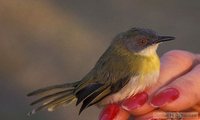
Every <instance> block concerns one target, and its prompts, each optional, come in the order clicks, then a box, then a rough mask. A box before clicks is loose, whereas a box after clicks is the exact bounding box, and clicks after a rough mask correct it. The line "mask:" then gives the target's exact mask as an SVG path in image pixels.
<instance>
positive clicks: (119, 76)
mask: <svg viewBox="0 0 200 120" xmlns="http://www.w3.org/2000/svg"><path fill="white" fill-rule="evenodd" d="M174 39H175V37H173V36H161V35H159V34H158V33H157V32H155V31H153V30H152V29H148V28H139V27H133V28H131V29H129V30H127V31H124V32H121V33H119V34H118V35H116V36H115V37H114V39H113V40H112V42H111V44H110V46H109V47H108V48H107V50H106V51H105V52H104V53H103V55H102V56H101V57H100V58H99V60H98V61H97V62H96V64H95V65H94V67H93V68H92V69H91V70H90V71H89V72H88V73H87V74H86V75H85V76H84V77H83V78H82V79H81V80H79V81H76V82H72V83H63V84H57V85H53V86H48V87H45V88H41V89H38V90H35V91H33V92H31V93H29V94H27V96H37V97H39V98H38V99H37V100H35V101H33V102H32V103H31V104H30V105H31V106H32V105H36V104H38V105H39V106H38V107H36V108H35V109H33V110H32V111H31V112H29V113H28V115H32V114H34V113H36V112H37V111H40V110H44V109H47V110H48V111H53V110H54V109H56V108H58V107H60V106H64V105H67V104H69V103H72V102H76V106H77V105H79V104H80V103H82V105H81V108H80V110H79V114H81V113H82V111H83V110H85V109H86V108H88V107H90V106H92V105H97V106H105V105H108V104H112V103H118V102H121V101H123V100H124V99H127V98H129V97H131V96H134V95H136V94H137V93H140V92H142V91H144V90H145V89H146V88H148V87H151V86H152V85H153V84H155V83H156V82H157V80H158V77H159V71H160V60H159V57H158V55H157V52H156V51H157V48H158V45H159V44H160V43H162V42H165V41H170V40H174Z"/></svg>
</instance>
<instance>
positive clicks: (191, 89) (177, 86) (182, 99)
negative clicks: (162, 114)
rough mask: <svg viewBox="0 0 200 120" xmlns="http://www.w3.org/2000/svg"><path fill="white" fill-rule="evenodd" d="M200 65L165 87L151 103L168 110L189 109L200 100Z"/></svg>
mask: <svg viewBox="0 0 200 120" xmlns="http://www.w3.org/2000/svg"><path fill="white" fill-rule="evenodd" d="M199 74H200V65H197V66H196V67H194V69H192V70H191V71H190V72H188V73H187V74H185V75H183V76H181V77H180V78H178V79H176V80H175V81H173V82H171V83H170V84H168V85H167V86H165V87H163V88H162V89H161V90H159V92H157V93H156V94H155V96H154V97H153V98H152V100H151V105H152V106H154V107H160V108H161V109H163V110H167V111H181V110H185V109H188V108H190V107H192V106H194V105H195V104H197V103H198V102H199V101H200V93H199V86H200V80H199Z"/></svg>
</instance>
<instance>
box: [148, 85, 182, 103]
mask: <svg viewBox="0 0 200 120" xmlns="http://www.w3.org/2000/svg"><path fill="white" fill-rule="evenodd" d="M178 97H179V91H178V90H177V89H175V88H167V89H165V90H163V91H161V92H160V93H158V94H157V95H155V96H154V97H153V99H152V100H151V103H150V104H151V105H152V106H154V107H161V106H163V105H165V104H166V103H170V102H172V101H174V100H176V99H177V98H178Z"/></svg>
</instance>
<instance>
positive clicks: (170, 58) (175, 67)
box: [122, 50, 195, 115]
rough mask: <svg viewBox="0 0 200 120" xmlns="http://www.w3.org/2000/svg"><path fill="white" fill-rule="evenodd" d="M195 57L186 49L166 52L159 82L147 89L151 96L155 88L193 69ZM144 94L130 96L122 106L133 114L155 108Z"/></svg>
mask: <svg viewBox="0 0 200 120" xmlns="http://www.w3.org/2000/svg"><path fill="white" fill-rule="evenodd" d="M194 59H195V58H194V55H193V54H192V53H189V52H186V51H180V50H173V51H170V52H167V53H166V54H164V55H163V56H162V57H161V70H160V77H159V79H158V82H157V83H156V84H155V85H153V86H152V87H151V88H150V89H148V90H146V94H148V95H149V96H150V95H151V94H152V93H153V92H154V91H155V90H157V89H159V88H160V87H162V86H163V85H165V84H166V83H168V82H170V81H172V80H173V79H174V78H176V77H178V76H180V75H182V74H184V73H185V72H186V71H188V70H189V69H191V67H192V65H193V61H194ZM180 60H181V61H180ZM144 96H146V95H145V93H144V94H140V96H138V95H137V97H134V96H133V97H130V98H128V99H127V100H125V101H124V102H123V103H122V108H124V109H125V110H127V111H129V112H130V113H132V114H133V115H141V114H145V113H147V112H149V111H152V110H153V109H154V108H153V107H152V106H150V105H149V104H148V102H146V101H147V100H148V99H147V98H148V96H146V97H144ZM139 99H143V100H139ZM144 100H146V101H144ZM127 101H128V102H127ZM131 101H132V102H131ZM141 101H143V102H141ZM133 104H135V105H133ZM134 106H137V107H134Z"/></svg>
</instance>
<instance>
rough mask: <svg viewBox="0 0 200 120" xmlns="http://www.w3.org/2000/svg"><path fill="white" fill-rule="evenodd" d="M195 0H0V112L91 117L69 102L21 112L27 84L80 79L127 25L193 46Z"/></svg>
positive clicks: (38, 119) (37, 119) (6, 118)
mask: <svg viewBox="0 0 200 120" xmlns="http://www.w3.org/2000/svg"><path fill="white" fill-rule="evenodd" d="M199 11H200V1H199V0H192V1H191V0H187V1H186V0H167V1H163V0H151V1H150V0H149V1H147V0H126V1H125V0H99V1H94V0H84V1H83V0H0V119H1V120H77V119H79V120H96V119H97V117H98V114H99V112H100V110H99V109H97V108H96V107H90V108H88V109H87V110H86V111H84V112H83V113H82V114H81V115H80V116H78V110H79V107H80V106H79V107H75V105H74V104H72V105H69V106H67V107H65V108H60V109H57V110H56V111H55V112H51V113H49V112H46V111H42V112H39V113H38V114H35V115H33V116H31V117H28V116H26V114H27V112H29V111H30V110H31V109H32V107H30V106H29V103H30V102H31V101H32V100H33V99H30V98H27V97H26V94H27V93H28V92H30V91H32V90H34V89H37V88H40V87H44V86H49V85H53V84H58V83H64V82H72V81H77V80H80V79H81V78H82V77H83V76H84V75H85V74H86V73H87V72H88V71H89V70H90V69H91V68H92V67H93V65H94V64H95V62H96V61H97V60H98V58H99V57H100V55H101V54H102V53H103V52H104V51H105V49H106V48H107V47H108V45H109V43H110V42H111V40H112V38H113V37H114V36H115V35H116V34H117V33H119V32H122V31H125V30H127V29H129V28H131V27H145V28H151V29H154V30H156V31H158V33H160V34H162V35H172V36H176V38H177V39H176V41H173V42H168V43H166V44H163V45H161V47H160V48H159V54H160V55H162V54H163V53H164V52H166V51H169V50H172V49H184V50H188V51H192V52H200V51H199V47H200V39H199V35H200V23H199V22H200V13H199Z"/></svg>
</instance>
